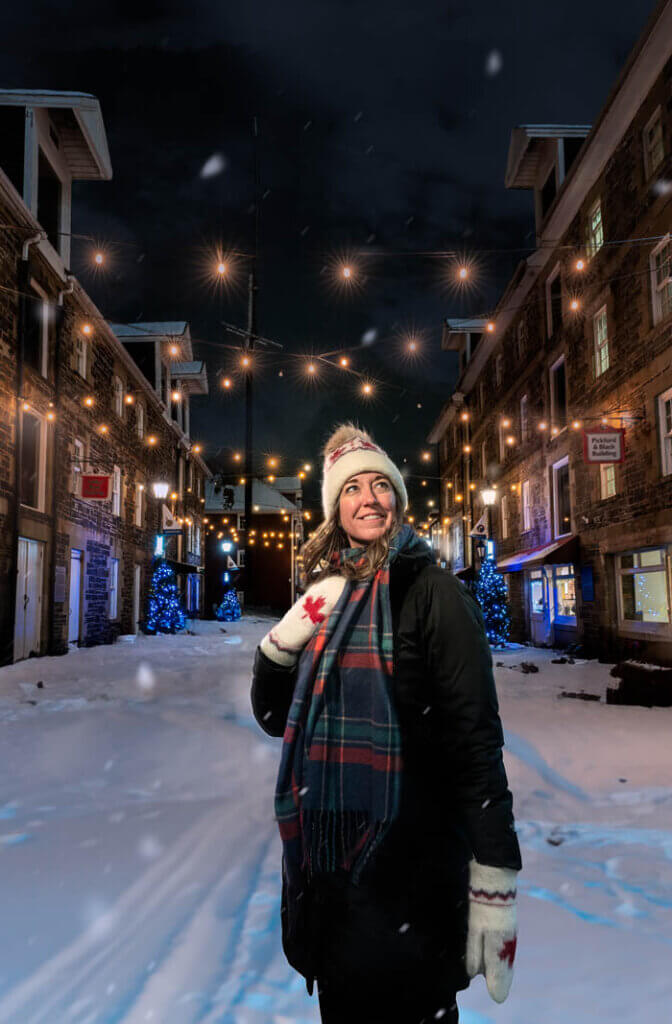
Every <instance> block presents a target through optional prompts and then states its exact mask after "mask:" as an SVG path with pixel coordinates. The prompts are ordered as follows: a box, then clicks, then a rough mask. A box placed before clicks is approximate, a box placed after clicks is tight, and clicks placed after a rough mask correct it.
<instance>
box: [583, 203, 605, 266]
mask: <svg viewBox="0 0 672 1024" xmlns="http://www.w3.org/2000/svg"><path fill="white" fill-rule="evenodd" d="M603 245H604V230H603V227H602V203H601V202H600V200H599V199H598V200H596V201H595V202H594V203H593V205H592V206H591V208H590V210H589V212H588V220H587V221H586V255H587V256H588V259H590V258H591V257H592V256H594V255H595V253H596V252H598V251H599V250H600V249H601V248H602V246H603Z"/></svg>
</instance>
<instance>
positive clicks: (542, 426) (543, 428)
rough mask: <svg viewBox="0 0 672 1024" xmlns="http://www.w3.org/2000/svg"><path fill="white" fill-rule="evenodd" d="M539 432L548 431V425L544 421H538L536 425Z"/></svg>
mask: <svg viewBox="0 0 672 1024" xmlns="http://www.w3.org/2000/svg"><path fill="white" fill-rule="evenodd" d="M538 429H539V430H548V423H547V422H546V420H540V421H539V425H538Z"/></svg>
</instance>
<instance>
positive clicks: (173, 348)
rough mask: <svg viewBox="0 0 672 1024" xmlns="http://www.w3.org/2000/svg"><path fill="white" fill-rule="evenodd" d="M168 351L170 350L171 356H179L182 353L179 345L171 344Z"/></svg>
mask: <svg viewBox="0 0 672 1024" xmlns="http://www.w3.org/2000/svg"><path fill="white" fill-rule="evenodd" d="M168 351H169V352H170V354H171V356H179V354H180V350H179V348H178V346H177V345H171V346H170V347H169V349H168Z"/></svg>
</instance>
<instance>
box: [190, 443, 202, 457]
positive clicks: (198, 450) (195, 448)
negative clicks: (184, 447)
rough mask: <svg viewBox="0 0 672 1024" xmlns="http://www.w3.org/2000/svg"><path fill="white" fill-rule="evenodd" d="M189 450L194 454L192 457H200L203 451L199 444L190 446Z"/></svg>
mask: <svg viewBox="0 0 672 1024" xmlns="http://www.w3.org/2000/svg"><path fill="white" fill-rule="evenodd" d="M191 450H192V452H193V453H194V455H200V454H201V452H202V451H203V448H202V446H201V445H200V444H195V445H193V446H192V449H191Z"/></svg>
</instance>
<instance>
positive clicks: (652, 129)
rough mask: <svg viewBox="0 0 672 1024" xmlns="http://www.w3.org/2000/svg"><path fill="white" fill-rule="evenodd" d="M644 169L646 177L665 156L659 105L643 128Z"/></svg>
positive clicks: (658, 165)
mask: <svg viewBox="0 0 672 1024" xmlns="http://www.w3.org/2000/svg"><path fill="white" fill-rule="evenodd" d="M642 134H643V141H644V170H645V172H646V177H647V178H650V177H651V175H652V174H654V172H655V171H656V170H657V169H658V168H659V167H660V165H661V164H662V162H663V157H664V156H665V145H664V143H663V122H662V119H661V116H660V107H658V109H657V110H656V111H655V113H654V114H653V117H652V118H651V120H650V121H649V123H648V124H647V126H646V128H645V129H644V132H643V133H642Z"/></svg>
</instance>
